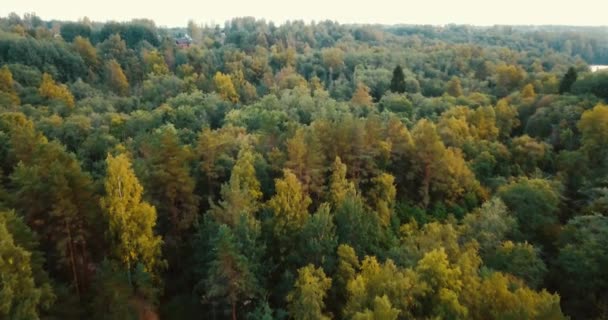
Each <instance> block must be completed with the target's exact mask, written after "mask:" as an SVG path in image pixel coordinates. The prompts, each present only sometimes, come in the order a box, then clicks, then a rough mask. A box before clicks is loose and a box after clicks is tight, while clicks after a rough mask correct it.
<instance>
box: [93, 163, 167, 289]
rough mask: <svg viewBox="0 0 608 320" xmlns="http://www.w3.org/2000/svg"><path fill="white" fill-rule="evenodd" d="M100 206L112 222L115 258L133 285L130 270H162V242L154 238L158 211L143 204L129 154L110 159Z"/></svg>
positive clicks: (140, 190) (110, 224) (110, 226)
mask: <svg viewBox="0 0 608 320" xmlns="http://www.w3.org/2000/svg"><path fill="white" fill-rule="evenodd" d="M106 165H107V174H106V178H105V182H104V186H105V191H106V194H105V196H104V197H103V198H102V199H101V201H100V204H101V207H102V209H103V210H104V212H105V214H106V218H107V219H108V222H109V228H110V230H109V232H110V236H111V243H112V251H113V255H114V256H115V257H116V258H117V259H118V260H119V261H121V262H122V263H123V264H124V267H125V268H126V269H127V272H128V274H129V283H131V282H132V281H131V270H132V269H133V268H134V267H135V265H136V264H137V263H141V264H142V265H143V266H144V268H145V270H146V271H147V272H150V273H154V272H156V271H158V268H159V267H160V266H162V263H163V262H162V261H161V257H160V254H161V245H162V240H161V238H160V237H159V236H157V235H155V234H154V226H155V225H156V209H155V208H154V207H153V206H151V205H150V204H148V203H147V202H144V201H142V193H143V188H142V186H141V185H140V184H139V181H138V180H137V177H136V176H135V173H134V172H133V169H132V168H131V161H130V160H129V158H128V156H127V155H126V154H120V155H118V156H116V157H114V156H112V155H108V158H107V159H106Z"/></svg>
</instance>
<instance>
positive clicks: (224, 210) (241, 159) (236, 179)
mask: <svg viewBox="0 0 608 320" xmlns="http://www.w3.org/2000/svg"><path fill="white" fill-rule="evenodd" d="M254 160H255V159H254V154H253V152H252V151H251V150H250V149H249V148H248V147H243V148H242V149H241V150H240V151H239V155H238V158H237V160H236V163H235V165H234V167H233V168H232V172H231V174H230V180H229V181H228V182H227V183H225V184H224V185H222V189H221V192H220V194H221V197H222V201H220V203H219V205H217V206H212V209H211V213H212V215H213V217H214V218H215V220H216V221H218V222H220V223H224V224H227V225H228V226H235V225H236V224H237V223H238V221H239V219H240V217H241V215H243V214H244V215H245V216H247V217H250V218H251V217H253V214H254V213H255V212H256V211H257V209H258V208H259V206H260V204H259V201H260V200H261V198H262V191H261V187H260V182H259V181H258V179H257V177H256V172H255V167H254Z"/></svg>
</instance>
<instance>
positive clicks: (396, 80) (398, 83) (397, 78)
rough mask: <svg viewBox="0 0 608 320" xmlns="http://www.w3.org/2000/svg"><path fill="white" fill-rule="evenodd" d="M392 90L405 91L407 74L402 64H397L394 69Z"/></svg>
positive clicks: (396, 91)
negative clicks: (404, 72)
mask: <svg viewBox="0 0 608 320" xmlns="http://www.w3.org/2000/svg"><path fill="white" fill-rule="evenodd" d="M391 91H392V92H395V93H404V92H405V75H404V74H403V69H401V66H399V65H398V66H396V67H395V70H393V78H392V79H391Z"/></svg>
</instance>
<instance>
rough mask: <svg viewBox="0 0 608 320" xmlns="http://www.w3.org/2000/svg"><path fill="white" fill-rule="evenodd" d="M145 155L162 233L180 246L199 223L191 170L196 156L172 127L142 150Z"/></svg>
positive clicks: (154, 137)
mask: <svg viewBox="0 0 608 320" xmlns="http://www.w3.org/2000/svg"><path fill="white" fill-rule="evenodd" d="M142 153H144V156H145V162H146V167H147V169H148V170H147V173H146V175H145V177H146V178H145V179H144V181H145V182H146V188H147V190H149V192H148V194H149V195H150V196H151V197H152V199H154V201H153V204H154V205H155V207H156V209H157V211H158V220H159V225H160V227H161V230H162V233H163V234H164V235H168V236H169V238H170V239H171V241H178V242H179V239H180V238H183V237H184V236H185V235H186V234H187V231H188V230H190V229H191V228H192V227H193V226H195V225H196V224H197V219H198V202H199V199H198V197H197V196H196V194H195V192H194V187H195V181H194V179H193V178H192V177H191V176H190V166H189V161H190V159H191V158H192V153H191V151H190V149H189V148H188V147H184V146H181V145H180V141H179V137H178V136H177V132H176V131H175V129H174V128H173V127H171V126H169V127H164V128H162V129H161V130H160V132H158V133H156V134H155V135H154V136H153V141H152V142H151V143H150V144H147V145H145V146H143V147H142ZM183 233H185V234H183ZM165 240H167V239H165Z"/></svg>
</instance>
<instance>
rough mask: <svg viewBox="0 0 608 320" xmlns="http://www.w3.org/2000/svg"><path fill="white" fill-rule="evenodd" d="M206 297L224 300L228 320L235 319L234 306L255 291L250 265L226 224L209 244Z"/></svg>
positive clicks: (254, 281)
mask: <svg viewBox="0 0 608 320" xmlns="http://www.w3.org/2000/svg"><path fill="white" fill-rule="evenodd" d="M204 283H205V285H206V296H207V298H210V299H213V298H221V299H225V300H226V302H228V303H229V304H230V308H231V314H232V320H236V319H237V307H238V306H237V305H238V303H239V302H240V301H243V300H244V299H246V298H252V297H253V295H254V292H255V289H256V286H257V284H256V279H255V275H254V273H253V272H252V270H251V266H250V262H249V261H248V259H247V257H246V256H245V255H244V254H243V253H242V252H241V249H240V247H239V244H238V242H237V240H236V238H235V236H234V234H233V232H232V231H231V230H230V228H229V227H228V226H226V225H220V226H219V229H218V231H217V234H216V236H215V237H214V239H213V241H212V260H211V262H210V264H209V266H208V273H207V277H206V280H205V282H204Z"/></svg>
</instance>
